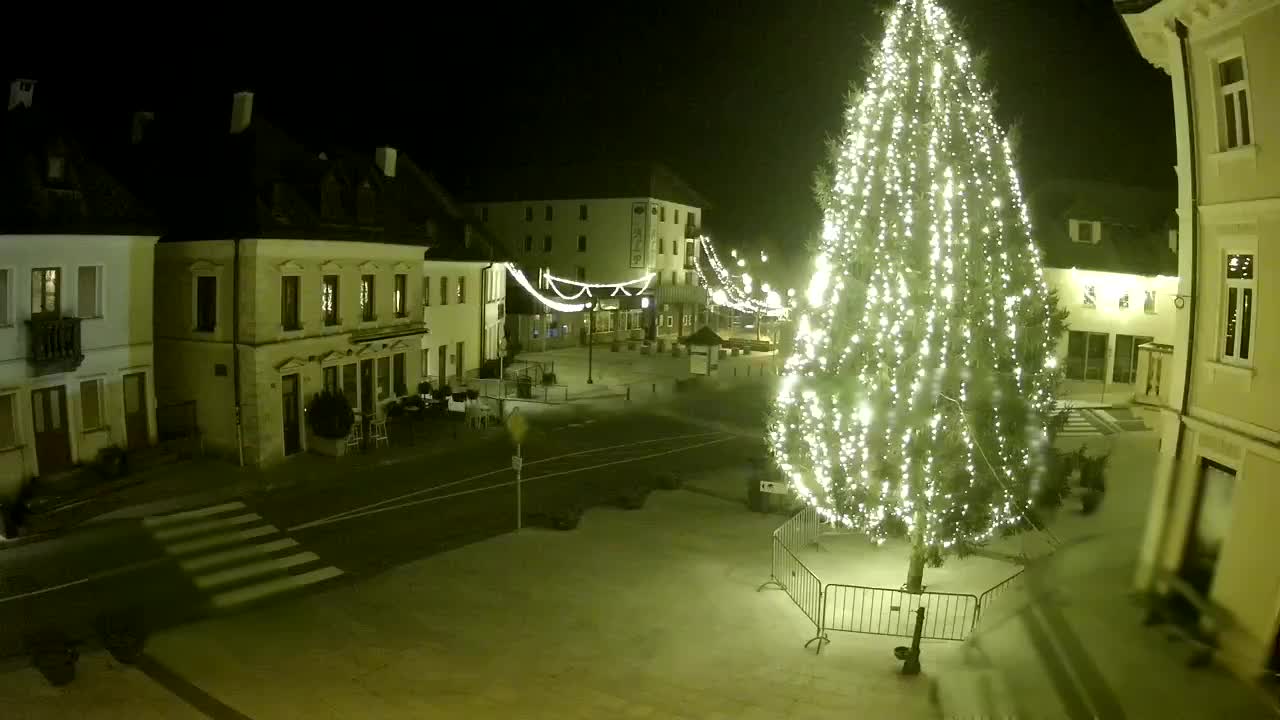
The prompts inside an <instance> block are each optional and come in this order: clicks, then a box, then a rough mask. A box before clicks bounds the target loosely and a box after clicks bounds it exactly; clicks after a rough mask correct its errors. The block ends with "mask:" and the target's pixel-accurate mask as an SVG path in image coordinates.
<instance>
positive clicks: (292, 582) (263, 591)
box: [210, 566, 342, 609]
mask: <svg viewBox="0 0 1280 720" xmlns="http://www.w3.org/2000/svg"><path fill="white" fill-rule="evenodd" d="M341 574H342V571H341V570H339V569H338V568H336V567H332V566H329V567H322V568H320V569H318V570H312V571H311V572H306V573H303V574H301V575H283V576H281V577H278V578H274V579H272V580H268V581H267V582H264V583H258V584H257V585H250V586H248V587H243V588H237V589H235V590H228V591H227V592H223V593H218V594H217V595H214V596H213V597H212V598H211V599H210V602H211V603H212V604H213V606H214V607H216V608H222V609H226V608H229V607H234V606H236V605H240V604H242V603H247V602H252V601H254V600H261V599H262V598H265V597H269V596H271V595H275V594H277V593H282V592H286V591H289V590H292V589H294V588H300V587H303V586H304V585H311V584H313V583H318V582H321V581H323V580H328V579H330V578H335V577H338V576H339V575H341Z"/></svg>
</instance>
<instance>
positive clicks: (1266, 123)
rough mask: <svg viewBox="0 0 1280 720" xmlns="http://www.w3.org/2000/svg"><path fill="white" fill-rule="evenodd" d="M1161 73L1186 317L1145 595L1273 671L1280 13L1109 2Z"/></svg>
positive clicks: (1278, 652)
mask: <svg viewBox="0 0 1280 720" xmlns="http://www.w3.org/2000/svg"><path fill="white" fill-rule="evenodd" d="M1117 8H1118V10H1119V11H1120V12H1121V14H1122V15H1123V17H1124V20H1125V22H1126V24H1127V25H1128V27H1129V30H1130V32H1131V34H1132V35H1133V38H1134V40H1135V41H1136V45H1137V47H1138V49H1139V51H1140V52H1141V53H1142V54H1143V56H1145V57H1146V58H1147V59H1148V60H1149V61H1150V62H1151V63H1152V64H1154V65H1155V66H1156V67H1158V68H1160V69H1162V70H1164V71H1165V72H1166V73H1167V74H1168V75H1169V78H1170V88H1171V91H1172V93H1173V100H1174V101H1173V106H1174V117H1173V118H1172V121H1173V123H1174V127H1175V130H1176V137H1177V153H1178V165H1177V173H1178V181H1179V202H1178V215H1179V238H1180V241H1179V242H1180V251H1179V265H1180V273H1179V275H1180V283H1179V289H1178V296H1177V297H1178V300H1179V303H1180V305H1179V307H1180V308H1181V309H1180V310H1179V311H1178V313H1177V321H1178V328H1177V341H1176V342H1175V347H1174V352H1173V356H1172V361H1171V363H1170V367H1169V368H1168V369H1166V372H1171V373H1172V376H1173V377H1172V382H1171V383H1170V385H1171V386H1172V389H1171V391H1170V393H1169V405H1168V407H1167V408H1165V412H1164V414H1163V422H1162V426H1161V444H1160V448H1161V449H1160V456H1159V462H1158V464H1157V468H1156V477H1155V483H1154V492H1153V496H1152V499H1151V509H1150V512H1149V515H1148V521H1147V526H1146V532H1145V536H1144V539H1143V544H1142V548H1141V552H1140V554H1139V570H1138V575H1137V579H1136V581H1137V585H1138V587H1139V588H1140V589H1142V590H1149V591H1153V592H1156V593H1159V594H1168V595H1172V596H1175V597H1190V598H1195V599H1196V600H1197V601H1198V602H1193V603H1191V604H1192V605H1194V610H1195V612H1194V613H1193V614H1194V615H1195V616H1196V617H1197V618H1198V620H1199V621H1200V622H1201V623H1202V624H1203V623H1205V622H1206V621H1208V620H1209V619H1210V618H1213V619H1215V620H1216V621H1217V625H1218V626H1219V630H1218V632H1217V641H1218V644H1219V646H1220V648H1221V652H1220V654H1219V657H1220V659H1221V660H1222V662H1224V663H1226V664H1227V665H1229V666H1231V667H1232V668H1233V669H1235V670H1236V671H1238V672H1240V673H1242V674H1244V675H1247V676H1251V677H1257V676H1258V675H1260V674H1262V673H1264V672H1276V671H1278V670H1280V557H1278V556H1277V555H1276V553H1275V552H1273V551H1272V548H1274V547H1275V546H1276V544H1277V543H1280V525H1277V523H1276V522H1275V516H1276V515H1277V514H1278V513H1280V404H1278V403H1276V402H1275V398H1277V397H1280V336H1277V335H1276V334H1275V333H1274V332H1272V329H1273V328H1275V326H1276V324H1275V323H1274V322H1272V321H1271V313H1272V312H1274V311H1275V310H1276V308H1277V307H1280V293H1278V292H1277V289H1276V288H1278V287H1280V258H1277V257H1275V256H1273V255H1272V254H1271V253H1272V252H1273V251H1274V249H1275V244H1274V242H1272V241H1273V240H1274V239H1275V238H1276V237H1280V156H1276V155H1275V154H1273V153H1272V154H1269V153H1266V152H1265V150H1264V149H1265V148H1266V147H1268V143H1269V142H1270V141H1272V140H1276V141H1277V142H1280V44H1277V43H1276V38H1277V37H1280V2H1276V0H1214V1H1209V0H1161V1H1160V2H1151V1H1147V2H1132V1H1127V2H1117Z"/></svg>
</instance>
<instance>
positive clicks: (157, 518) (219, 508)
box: [142, 501, 244, 528]
mask: <svg viewBox="0 0 1280 720" xmlns="http://www.w3.org/2000/svg"><path fill="white" fill-rule="evenodd" d="M243 509H244V503H242V502H238V501H237V502H229V503H223V504H221V505H210V506H209V507H203V508H196V509H195V510H184V511H182V512H176V513H173V514H171V515H151V516H149V517H145V518H143V519H142V525H143V527H149V528H151V527H163V526H165V525H172V524H174V523H176V522H182V521H183V520H196V519H198V518H202V517H209V516H210V515H217V514H218V513H221V512H227V511H228V510H243Z"/></svg>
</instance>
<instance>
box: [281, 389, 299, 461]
mask: <svg viewBox="0 0 1280 720" xmlns="http://www.w3.org/2000/svg"><path fill="white" fill-rule="evenodd" d="M298 396H299V393H298V375H297V374H296V373H295V374H293V375H285V376H284V377H282V378H280V418H281V421H282V423H283V429H284V454H285V455H286V456H288V455H293V454H294V453H296V452H298V451H299V450H301V449H302V423H301V422H299V416H300V415H301V413H300V412H299V410H298Z"/></svg>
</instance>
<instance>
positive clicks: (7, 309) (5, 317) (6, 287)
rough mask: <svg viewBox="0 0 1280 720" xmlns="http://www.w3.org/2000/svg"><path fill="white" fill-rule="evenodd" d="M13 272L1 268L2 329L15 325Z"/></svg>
mask: <svg viewBox="0 0 1280 720" xmlns="http://www.w3.org/2000/svg"><path fill="white" fill-rule="evenodd" d="M12 293H13V271H12V270H10V269H9V268H0V327H4V326H5V325H12V324H13V295H12Z"/></svg>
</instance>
